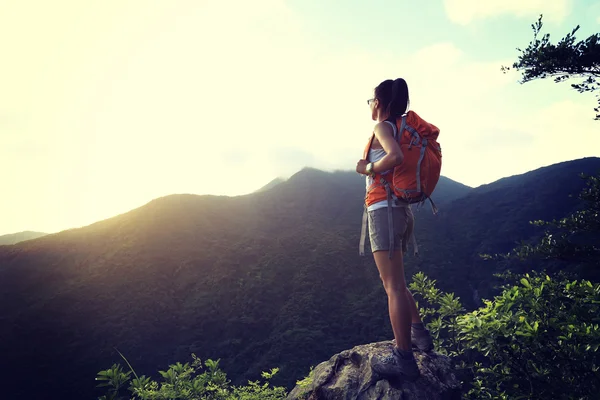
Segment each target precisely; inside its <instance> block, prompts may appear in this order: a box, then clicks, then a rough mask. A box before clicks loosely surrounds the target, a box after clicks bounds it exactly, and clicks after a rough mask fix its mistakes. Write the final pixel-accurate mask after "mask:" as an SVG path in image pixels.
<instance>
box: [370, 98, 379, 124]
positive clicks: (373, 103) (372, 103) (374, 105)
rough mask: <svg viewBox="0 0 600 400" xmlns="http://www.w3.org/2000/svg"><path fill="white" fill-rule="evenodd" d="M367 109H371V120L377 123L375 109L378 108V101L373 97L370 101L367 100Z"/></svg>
mask: <svg viewBox="0 0 600 400" xmlns="http://www.w3.org/2000/svg"><path fill="white" fill-rule="evenodd" d="M367 104H368V105H369V108H371V119H372V120H373V121H377V107H379V100H378V99H376V98H375V96H373V98H372V99H369V100H367Z"/></svg>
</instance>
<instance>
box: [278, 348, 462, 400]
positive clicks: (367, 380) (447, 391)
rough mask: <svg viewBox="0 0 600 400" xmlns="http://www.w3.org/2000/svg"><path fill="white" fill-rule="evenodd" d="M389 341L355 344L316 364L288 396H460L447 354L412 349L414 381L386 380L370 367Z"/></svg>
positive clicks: (346, 399)
mask: <svg viewBox="0 0 600 400" xmlns="http://www.w3.org/2000/svg"><path fill="white" fill-rule="evenodd" d="M392 346H393V344H392V341H384V342H377V343H370V344H365V345H361V346H356V347H354V348H353V349H350V350H345V351H342V352H341V353H339V354H336V355H334V356H333V357H331V358H330V359H329V360H328V361H325V362H322V363H321V364H319V365H318V366H317V367H315V369H314V370H313V372H312V373H311V375H310V376H309V378H308V379H306V380H305V381H304V382H303V383H301V384H299V385H297V386H296V387H295V388H294V389H293V390H292V391H291V392H290V394H289V395H288V397H287V400H338V399H339V400H375V399H377V400H397V399H403V400H454V399H456V400H460V398H461V385H460V382H459V381H458V379H456V377H455V376H454V370H453V368H452V363H451V361H450V358H448V357H446V356H443V355H441V354H437V353H435V352H430V353H421V352H419V351H415V358H416V359H417V364H419V370H420V371H421V376H420V377H419V379H417V380H416V381H415V382H406V381H405V382H403V381H402V380H401V378H399V379H397V380H396V379H391V380H387V379H385V378H381V377H379V376H377V374H376V373H375V372H373V370H372V369H371V357H381V356H385V355H386V354H389V352H391V351H392Z"/></svg>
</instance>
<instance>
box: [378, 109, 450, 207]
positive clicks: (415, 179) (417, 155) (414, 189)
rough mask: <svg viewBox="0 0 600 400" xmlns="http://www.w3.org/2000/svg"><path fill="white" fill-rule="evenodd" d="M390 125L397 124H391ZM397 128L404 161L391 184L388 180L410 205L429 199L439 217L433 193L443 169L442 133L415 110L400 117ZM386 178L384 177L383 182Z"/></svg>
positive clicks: (400, 196)
mask: <svg viewBox="0 0 600 400" xmlns="http://www.w3.org/2000/svg"><path fill="white" fill-rule="evenodd" d="M390 125H393V123H391V122H390ZM394 128H395V129H394V136H395V137H396V138H397V140H398V142H399V144H400V149H401V150H402V154H403V155H404V161H403V162H402V164H400V165H398V166H396V167H395V168H394V173H393V176H392V178H391V182H389V179H390V178H387V180H388V182H387V184H389V185H390V187H391V189H392V191H393V193H394V195H395V196H396V197H397V198H399V199H403V200H405V201H407V202H408V203H409V204H414V203H424V202H425V200H429V201H430V202H431V206H432V210H433V212H434V214H435V213H437V208H436V206H435V203H434V202H433V200H432V199H431V194H432V193H433V191H434V190H435V187H436V185H437V183H438V181H439V179H440V173H441V169H442V149H441V147H440V144H439V143H438V141H437V139H438V136H439V134H440V130H439V129H438V128H437V127H436V126H435V125H433V124H430V123H429V122H427V121H425V120H424V119H422V118H421V117H419V116H418V115H417V113H415V112H414V111H409V112H408V113H406V114H405V115H403V116H402V117H400V118H397V119H396V126H394ZM396 130H397V132H398V133H396ZM385 179H386V178H384V177H382V180H385ZM384 183H385V182H384Z"/></svg>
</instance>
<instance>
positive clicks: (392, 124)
mask: <svg viewBox="0 0 600 400" xmlns="http://www.w3.org/2000/svg"><path fill="white" fill-rule="evenodd" d="M384 122H387V123H388V124H390V125H391V126H392V129H393V130H394V139H396V137H397V136H398V130H397V129H396V124H395V123H393V122H392V121H388V120H387V119H386V120H385V121H384Z"/></svg>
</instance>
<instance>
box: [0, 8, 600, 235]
mask: <svg viewBox="0 0 600 400" xmlns="http://www.w3.org/2000/svg"><path fill="white" fill-rule="evenodd" d="M396 3H397V2H390V4H389V5H388V6H389V7H390V9H394V10H396V9H397V10H400V9H402V7H403V6H402V4H396ZM474 4H475V3H473V2H460V1H443V0H439V4H438V5H437V8H436V7H433V6H432V7H433V8H432V10H434V11H435V10H446V14H444V13H443V12H434V11H431V12H430V14H425V13H426V11H425V10H421V9H418V8H416V7H412V8H411V7H409V8H406V10H405V11H406V12H407V13H414V16H413V17H412V18H411V17H410V15H407V18H406V20H407V21H411V22H407V23H413V22H414V24H415V25H414V26H412V25H411V28H410V29H412V30H407V29H408V28H406V29H403V28H402V27H394V26H392V25H391V22H393V21H391V20H390V21H391V22H386V24H387V25H386V26H387V28H386V30H378V29H375V28H374V27H376V26H377V23H381V18H384V17H381V14H380V13H376V12H374V10H373V7H374V6H368V7H367V5H364V6H359V5H355V6H353V7H356V9H352V10H350V11H348V12H341V11H340V9H339V7H334V6H333V5H329V4H328V5H325V4H323V3H321V2H317V1H308V0H307V1H306V2H304V1H303V2H300V1H298V0H296V1H283V0H257V1H252V2H247V1H242V0H238V1H219V2H215V1H213V2H209V1H192V0H187V1H186V0H179V1H169V2H147V1H144V0H127V1H122V0H119V1H117V0H109V1H103V2H83V1H74V0H57V1H54V2H45V1H35V0H23V1H19V2H16V1H11V2H9V1H0V52H1V53H2V54H3V60H4V61H3V64H2V73H1V74H0V88H1V90H0V166H1V171H2V175H1V181H2V186H3V189H4V190H3V193H2V196H1V204H0V212H1V213H2V214H1V215H0V234H3V233H11V232H16V231H21V230H39V231H46V232H53V231H58V230H62V229H67V228H70V227H75V226H82V225H86V224H90V223H93V222H95V221H98V220H101V219H104V218H108V217H111V216H114V215H116V214H119V213H122V212H126V211H128V210H130V209H132V208H135V207H138V206H141V205H143V204H145V203H147V202H148V201H150V200H152V199H154V198H156V197H160V196H165V195H169V194H173V193H196V194H224V195H240V194H245V193H249V192H252V191H254V190H256V189H258V188H259V187H261V186H263V185H264V184H266V183H268V182H269V181H270V180H272V179H274V178H275V177H277V176H284V177H286V176H290V175H291V174H293V173H295V172H297V171H298V170H300V169H301V168H302V167H305V166H311V167H316V168H321V169H325V170H333V169H346V170H351V169H353V168H354V165H355V163H356V161H357V159H358V158H359V156H360V154H361V151H362V149H363V147H364V141H365V139H366V137H367V136H368V135H369V133H370V132H371V129H372V125H373V123H372V121H370V119H369V110H368V108H367V106H366V103H365V100H366V99H367V98H368V97H370V96H371V93H372V89H373V87H374V86H375V85H377V84H378V83H379V82H380V81H381V80H383V79H387V78H390V77H397V76H403V77H405V78H406V80H407V81H408V83H409V87H410V90H411V104H412V106H413V107H414V109H415V110H417V111H418V112H419V114H421V115H422V116H423V117H425V118H426V119H429V120H431V121H432V122H434V123H435V124H436V125H437V126H439V127H440V128H441V131H442V134H441V136H440V141H441V143H442V146H443V149H444V169H443V174H444V175H446V176H449V177H450V178H453V179H455V180H458V181H460V182H463V183H465V184H468V185H474V186H476V185H479V184H482V183H488V182H491V181H493V180H495V179H498V178H501V177H503V176H507V175H512V174H516V173H523V172H526V171H528V170H531V169H535V168H538V167H540V166H542V165H548V164H551V163H554V162H559V161H564V160H568V159H574V158H580V157H584V156H590V155H597V154H595V153H598V152H597V150H593V149H598V148H600V142H599V137H600V136H599V135H597V133H596V132H597V123H595V122H594V121H592V120H591V107H590V106H591V98H590V97H589V96H588V97H586V96H583V95H579V94H577V93H574V92H573V93H572V92H571V91H569V89H568V87H566V86H559V85H554V84H552V83H551V82H534V83H531V84H528V85H525V86H521V85H518V84H517V83H516V81H517V79H518V75H516V74H506V75H505V74H502V73H501V72H500V66H501V65H507V64H510V63H511V62H512V61H513V60H514V58H515V57H516V53H515V51H514V48H515V47H516V46H519V45H523V44H524V43H526V42H527V41H528V40H529V39H530V32H529V31H528V30H527V29H528V26H529V24H530V23H531V22H532V17H531V16H533V18H535V16H536V15H537V12H538V9H539V8H541V7H548V12H550V13H555V14H556V15H557V17H556V18H554V19H552V20H551V21H552V24H551V28H552V29H555V30H556V31H557V32H559V34H562V33H564V32H565V31H568V30H569V28H571V25H574V24H573V21H572V20H569V19H567V16H569V15H576V16H577V18H578V20H577V21H576V23H582V24H583V22H585V21H583V20H584V17H583V16H584V15H588V14H589V13H587V11H586V10H587V9H585V8H581V9H572V7H571V2H568V1H560V2H556V4H554V3H553V4H554V5H553V6H552V7H550V6H544V5H543V4H542V2H535V1H533V2H503V4H504V5H503V6H501V7H500V6H499V8H494V7H491V6H489V7H488V6H485V7H483V6H476V7H475V5H474ZM486 4H487V3H486ZM544 4H545V3H544ZM362 7H365V8H364V9H363V8H362ZM444 7H445V8H444ZM464 7H467V8H468V9H469V10H470V13H466V14H465V13H462V14H461V10H462V9H464ZM427 13H429V11H427ZM392 14H393V13H390V15H392ZM496 14H498V15H503V16H504V18H506V21H507V22H506V23H507V25H506V29H507V32H506V33H505V34H503V35H502V38H501V40H500V38H499V37H498V38H497V39H495V42H494V46H493V47H494V48H493V52H491V53H489V54H488V53H486V54H484V53H483V52H482V48H484V47H482V46H484V45H485V43H480V42H479V40H480V39H482V38H488V39H487V40H491V39H489V38H493V37H494V36H491V35H492V33H491V31H485V30H483V31H482V30H480V31H477V30H469V29H468V28H465V27H464V26H463V25H465V24H466V25H468V24H469V23H470V22H471V21H476V20H479V19H482V18H487V17H490V16H493V15H496ZM411 15H412V14H411ZM457 15H462V19H461V18H458V17H456V16H457ZM593 15H597V13H595V14H593ZM524 16H526V17H527V18H524ZM558 16H560V18H559V17H558ZM467 17H468V18H467ZM390 18H391V17H390ZM457 18H458V19H457ZM579 19H581V21H580V20H579ZM421 20H423V21H424V20H427V21H428V23H427V24H426V25H423V24H420V23H419V21H421ZM588 20H589V21H590V23H594V22H595V17H592V16H590V17H589V18H588ZM561 21H562V22H561ZM586 21H587V20H586ZM455 22H456V23H455ZM559 22H560V24H561V25H557V24H558V23H559ZM425 26H427V27H430V28H427V29H425ZM522 27H523V28H524V29H523V30H521V31H519V29H521V28H522ZM557 27H559V28H557ZM417 28H418V29H423V30H422V31H417V30H415V29H417ZM513 28H515V29H513ZM477 29H483V28H477ZM407 31H409V32H412V35H411V36H410V37H402V40H400V37H401V36H402V35H405V34H406V32H407ZM509 31H510V32H509ZM513 31H515V32H517V31H518V34H517V33H513ZM379 34H381V35H383V36H377V35H379ZM482 40H485V39H482ZM485 46H486V47H485V48H486V49H487V48H489V46H490V45H489V44H488V45H485ZM490 54H491V55H490ZM557 115H561V116H563V117H564V118H557ZM567 130H571V131H577V132H578V135H580V139H579V140H578V141H564V140H562V139H561V138H562V137H563V134H564V132H565V131H567ZM581 142H585V143H587V145H586V146H580V145H579V143H581ZM533 155H535V156H533ZM482 166H484V167H482Z"/></svg>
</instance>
